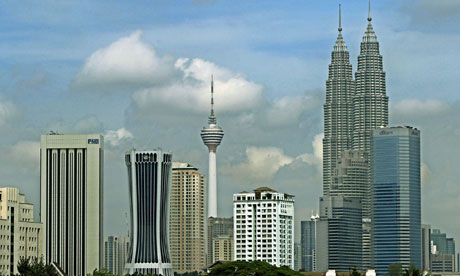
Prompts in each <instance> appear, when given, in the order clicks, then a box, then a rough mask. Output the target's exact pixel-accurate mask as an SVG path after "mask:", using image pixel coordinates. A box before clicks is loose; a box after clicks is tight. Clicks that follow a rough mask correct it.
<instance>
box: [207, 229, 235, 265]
mask: <svg viewBox="0 0 460 276" xmlns="http://www.w3.org/2000/svg"><path fill="white" fill-rule="evenodd" d="M234 259H235V256H234V243H233V235H219V236H217V237H215V238H214V239H213V240H212V264H214V263H216V262H218V261H223V262H230V261H233V260H234Z"/></svg>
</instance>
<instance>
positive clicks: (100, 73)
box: [75, 31, 175, 85]
mask: <svg viewBox="0 0 460 276" xmlns="http://www.w3.org/2000/svg"><path fill="white" fill-rule="evenodd" d="M141 37H142V32H141V31H135V32H133V33H132V34H130V35H129V36H127V37H122V38H120V39H119V40H117V41H115V42H114V43H112V44H111V45H109V46H108V47H106V48H102V49H99V50H97V51H96V52H94V53H93V54H92V55H91V56H90V57H89V58H87V60H86V62H85V64H84V65H83V68H82V69H81V71H80V72H79V74H78V75H77V78H76V80H75V83H76V84H77V85H110V84H125V85H152V84H159V83H160V84H161V83H164V82H167V81H169V80H170V79H171V78H172V77H173V75H174V73H175V72H174V60H173V59H172V58H171V57H168V56H164V57H160V56H158V54H157V53H156V51H155V49H154V48H153V47H152V46H151V45H149V44H147V43H145V42H143V41H142V40H141Z"/></svg>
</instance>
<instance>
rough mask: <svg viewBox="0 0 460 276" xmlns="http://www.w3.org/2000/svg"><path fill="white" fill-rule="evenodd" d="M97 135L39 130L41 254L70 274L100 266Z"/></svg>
mask: <svg viewBox="0 0 460 276" xmlns="http://www.w3.org/2000/svg"><path fill="white" fill-rule="evenodd" d="M103 142H104V141H103V137H102V136H101V135H60V134H53V135H42V136H41V145H40V178H41V180H40V182H41V184H40V185H41V199H40V200H41V221H42V223H43V232H42V233H43V236H42V240H43V246H42V254H43V256H44V259H45V261H46V262H47V263H52V262H55V263H57V264H58V265H59V267H61V269H62V270H63V271H64V272H65V273H66V274H67V275H69V276H79V275H86V274H88V273H90V272H92V271H93V270H94V269H100V268H101V267H102V266H103V263H102V254H103V241H104V238H103V228H102V225H103V209H102V208H103V171H104V169H103V168H104V167H103V166H104V162H103V160H104V147H103Z"/></svg>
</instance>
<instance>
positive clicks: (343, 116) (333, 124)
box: [323, 6, 355, 195]
mask: <svg viewBox="0 0 460 276" xmlns="http://www.w3.org/2000/svg"><path fill="white" fill-rule="evenodd" d="M338 31H339V34H338V36H337V40H336V42H335V45H334V50H333V51H332V54H331V64H330V65H329V77H328V79H327V81H326V103H325V104H324V139H323V193H324V195H329V191H330V184H331V175H332V172H333V171H334V169H335V166H336V163H337V161H338V160H339V158H340V154H341V152H342V151H344V150H349V149H351V145H352V130H353V125H352V122H353V117H352V115H353V95H354V89H355V82H354V81H353V72H352V66H351V63H350V53H349V52H348V50H347V45H346V44H345V41H344V40H343V36H342V24H341V12H340V6H339V28H338Z"/></svg>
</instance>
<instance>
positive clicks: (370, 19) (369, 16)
mask: <svg viewBox="0 0 460 276" xmlns="http://www.w3.org/2000/svg"><path fill="white" fill-rule="evenodd" d="M367 21H369V22H371V21H372V17H371V0H369V15H368V16H367Z"/></svg>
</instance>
